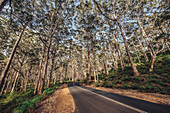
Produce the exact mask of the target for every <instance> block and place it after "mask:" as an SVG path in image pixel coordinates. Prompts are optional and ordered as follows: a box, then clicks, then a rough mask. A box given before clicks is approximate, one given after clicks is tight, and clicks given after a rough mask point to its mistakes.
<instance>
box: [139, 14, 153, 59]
mask: <svg viewBox="0 0 170 113" xmlns="http://www.w3.org/2000/svg"><path fill="white" fill-rule="evenodd" d="M137 21H138V25H139V27H140V28H141V30H142V35H143V37H144V39H145V41H146V44H147V46H148V47H149V51H150V54H151V56H154V55H155V51H154V49H153V46H152V45H151V43H150V41H149V40H148V36H147V35H146V32H145V30H144V28H143V26H142V23H141V21H140V18H139V16H138V17H137Z"/></svg>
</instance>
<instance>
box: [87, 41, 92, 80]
mask: <svg viewBox="0 0 170 113" xmlns="http://www.w3.org/2000/svg"><path fill="white" fill-rule="evenodd" d="M87 54H88V73H89V80H90V81H91V65H90V49H89V42H88V39H87Z"/></svg>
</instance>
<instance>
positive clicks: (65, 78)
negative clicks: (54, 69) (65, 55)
mask: <svg viewBox="0 0 170 113" xmlns="http://www.w3.org/2000/svg"><path fill="white" fill-rule="evenodd" d="M67 68H68V66H67V64H66V65H65V77H64V80H65V81H67Z"/></svg>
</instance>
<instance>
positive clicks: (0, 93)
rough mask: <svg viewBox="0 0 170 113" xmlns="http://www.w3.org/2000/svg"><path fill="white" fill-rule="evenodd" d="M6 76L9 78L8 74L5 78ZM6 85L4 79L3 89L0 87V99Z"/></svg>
mask: <svg viewBox="0 0 170 113" xmlns="http://www.w3.org/2000/svg"><path fill="white" fill-rule="evenodd" d="M8 76H9V73H8V75H7V77H8ZM6 83H7V78H6V79H5V82H4V84H3V87H2V89H1V92H0V97H1V95H2V94H3V92H4V89H5V86H6Z"/></svg>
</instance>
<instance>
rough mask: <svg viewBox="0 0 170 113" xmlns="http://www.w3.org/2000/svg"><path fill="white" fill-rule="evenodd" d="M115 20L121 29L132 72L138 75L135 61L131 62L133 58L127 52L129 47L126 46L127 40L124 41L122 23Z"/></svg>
mask: <svg viewBox="0 0 170 113" xmlns="http://www.w3.org/2000/svg"><path fill="white" fill-rule="evenodd" d="M116 21H117V23H118V26H119V28H120V30H121V34H122V37H123V40H124V44H125V49H126V53H127V55H128V57H129V61H130V64H131V67H132V69H133V73H134V75H135V76H139V75H140V74H139V72H138V70H137V68H136V66H135V63H134V62H133V59H132V57H131V55H130V52H129V48H128V45H127V42H126V37H125V35H124V34H125V32H124V29H123V27H122V25H121V24H120V22H119V20H118V19H116Z"/></svg>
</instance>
